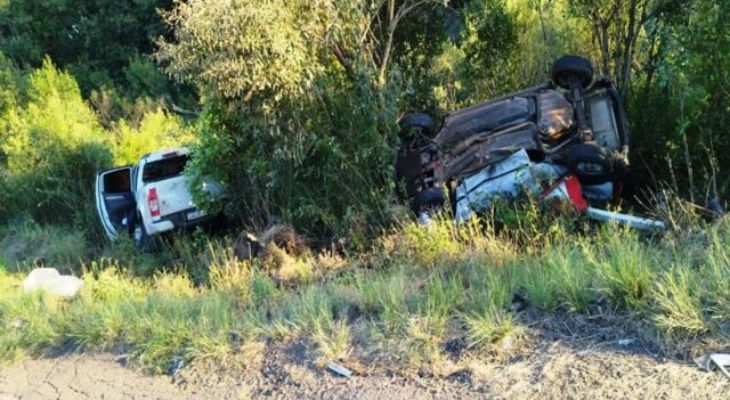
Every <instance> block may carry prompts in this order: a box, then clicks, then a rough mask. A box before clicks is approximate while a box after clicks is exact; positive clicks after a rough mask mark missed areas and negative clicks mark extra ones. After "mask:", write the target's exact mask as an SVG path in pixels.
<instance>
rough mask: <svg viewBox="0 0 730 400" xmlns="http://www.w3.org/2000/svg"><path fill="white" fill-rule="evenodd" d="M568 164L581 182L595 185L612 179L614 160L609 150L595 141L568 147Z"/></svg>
mask: <svg viewBox="0 0 730 400" xmlns="http://www.w3.org/2000/svg"><path fill="white" fill-rule="evenodd" d="M565 164H566V166H567V167H568V168H569V169H570V170H571V171H573V172H574V173H575V174H576V175H577V176H578V180H579V181H580V182H581V183H584V184H587V185H595V184H599V183H604V182H608V181H611V180H612V179H613V172H614V160H613V157H611V156H610V154H609V153H608V151H607V150H606V149H605V148H603V147H601V146H599V145H597V144H595V143H581V144H576V145H574V146H571V147H570V148H568V150H567V153H566V155H565Z"/></svg>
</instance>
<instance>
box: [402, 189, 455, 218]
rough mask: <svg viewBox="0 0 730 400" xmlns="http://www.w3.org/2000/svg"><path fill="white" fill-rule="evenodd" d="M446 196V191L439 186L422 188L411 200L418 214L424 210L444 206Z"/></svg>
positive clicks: (412, 206)
mask: <svg viewBox="0 0 730 400" xmlns="http://www.w3.org/2000/svg"><path fill="white" fill-rule="evenodd" d="M445 203H446V198H445V197H444V192H443V191H441V189H438V188H428V189H424V190H421V191H420V192H418V194H416V196H415V197H414V198H413V200H412V201H411V208H412V209H413V212H415V213H416V215H418V214H420V213H421V212H424V211H433V210H436V209H439V208H441V207H443V206H444V204H445Z"/></svg>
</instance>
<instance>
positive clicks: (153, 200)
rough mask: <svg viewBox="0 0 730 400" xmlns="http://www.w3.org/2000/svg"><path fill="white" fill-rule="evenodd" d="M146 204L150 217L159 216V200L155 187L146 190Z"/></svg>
mask: <svg viewBox="0 0 730 400" xmlns="http://www.w3.org/2000/svg"><path fill="white" fill-rule="evenodd" d="M147 206H148V207H149V209H150V216H151V217H159V216H160V202H159V201H158V200H157V189H155V188H151V189H150V190H149V191H148V192H147Z"/></svg>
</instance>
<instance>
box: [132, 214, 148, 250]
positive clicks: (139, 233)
mask: <svg viewBox="0 0 730 400" xmlns="http://www.w3.org/2000/svg"><path fill="white" fill-rule="evenodd" d="M132 241H133V242H134V247H136V248H138V249H140V250H142V251H150V250H152V247H153V246H152V245H153V243H152V237H151V236H150V235H148V234H147V230H146V229H145V228H144V222H143V221H142V218H137V223H136V224H135V225H134V229H133V230H132Z"/></svg>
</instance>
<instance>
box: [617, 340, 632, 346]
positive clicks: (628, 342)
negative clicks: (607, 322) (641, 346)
mask: <svg viewBox="0 0 730 400" xmlns="http://www.w3.org/2000/svg"><path fill="white" fill-rule="evenodd" d="M635 341H636V340H634V339H620V340H619V341H618V345H619V346H631V345H632V344H634V342H635Z"/></svg>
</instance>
